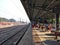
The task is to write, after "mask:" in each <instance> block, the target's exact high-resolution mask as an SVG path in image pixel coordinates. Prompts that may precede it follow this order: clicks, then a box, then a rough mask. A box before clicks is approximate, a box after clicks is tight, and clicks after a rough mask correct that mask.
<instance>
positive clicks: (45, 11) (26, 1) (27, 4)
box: [21, 0, 60, 20]
mask: <svg viewBox="0 0 60 45" xmlns="http://www.w3.org/2000/svg"><path fill="white" fill-rule="evenodd" d="M21 2H22V4H23V6H24V8H25V10H26V12H27V14H28V16H29V18H30V20H34V19H35V18H38V17H42V18H46V17H49V18H51V17H54V16H55V14H56V12H57V13H58V12H60V0H21ZM56 9H57V10H56ZM53 12H54V13H53Z"/></svg>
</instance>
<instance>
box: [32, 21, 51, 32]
mask: <svg viewBox="0 0 60 45" xmlns="http://www.w3.org/2000/svg"><path fill="white" fill-rule="evenodd" d="M32 28H38V29H41V30H42V31H51V29H52V24H51V23H49V22H48V21H47V20H44V23H35V24H32Z"/></svg>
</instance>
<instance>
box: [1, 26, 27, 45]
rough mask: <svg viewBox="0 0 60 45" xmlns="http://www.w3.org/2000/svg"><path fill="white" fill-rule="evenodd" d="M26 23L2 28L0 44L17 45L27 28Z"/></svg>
mask: <svg viewBox="0 0 60 45" xmlns="http://www.w3.org/2000/svg"><path fill="white" fill-rule="evenodd" d="M27 27H28V25H21V26H14V27H10V28H8V29H2V30H1V31H0V32H1V33H0V45H17V43H18V42H19V41H20V40H21V38H22V37H23V35H24V33H25V32H26V30H27Z"/></svg>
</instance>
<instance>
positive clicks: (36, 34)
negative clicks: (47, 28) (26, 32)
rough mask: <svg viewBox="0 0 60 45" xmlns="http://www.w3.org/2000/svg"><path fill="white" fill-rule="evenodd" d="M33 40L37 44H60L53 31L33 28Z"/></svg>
mask: <svg viewBox="0 0 60 45" xmlns="http://www.w3.org/2000/svg"><path fill="white" fill-rule="evenodd" d="M32 32H33V42H34V44H35V45H60V43H58V42H57V41H56V40H55V36H54V35H52V34H51V32H40V30H36V29H33V30H32Z"/></svg>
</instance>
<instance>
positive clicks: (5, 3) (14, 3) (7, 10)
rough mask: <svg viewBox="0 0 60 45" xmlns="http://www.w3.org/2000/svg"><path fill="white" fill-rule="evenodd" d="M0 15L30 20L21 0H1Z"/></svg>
mask: <svg viewBox="0 0 60 45" xmlns="http://www.w3.org/2000/svg"><path fill="white" fill-rule="evenodd" d="M0 17H4V18H7V19H11V18H13V19H15V20H17V21H19V20H21V21H22V20H23V21H24V22H26V21H27V22H30V20H29V18H28V16H27V13H26V12H25V9H24V7H23V5H22V3H21V1H20V0H0Z"/></svg>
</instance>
